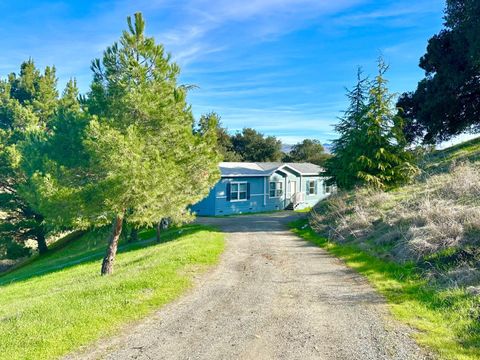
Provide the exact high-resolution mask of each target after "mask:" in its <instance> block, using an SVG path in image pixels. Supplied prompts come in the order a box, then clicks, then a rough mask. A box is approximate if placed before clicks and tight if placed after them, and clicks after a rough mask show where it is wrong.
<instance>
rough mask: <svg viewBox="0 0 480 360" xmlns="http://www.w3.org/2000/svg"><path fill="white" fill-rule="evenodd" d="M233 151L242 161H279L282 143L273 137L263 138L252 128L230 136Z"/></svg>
mask: <svg viewBox="0 0 480 360" xmlns="http://www.w3.org/2000/svg"><path fill="white" fill-rule="evenodd" d="M232 144H233V149H234V151H235V153H236V154H238V155H239V156H240V158H241V160H242V161H280V160H281V159H282V142H281V141H280V140H278V139H277V138H276V137H274V136H266V137H265V136H264V135H263V134H262V133H260V132H258V131H256V130H255V129H252V128H244V129H243V130H242V132H238V133H236V134H235V135H233V136H232Z"/></svg>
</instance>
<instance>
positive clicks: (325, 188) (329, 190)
mask: <svg viewBox="0 0 480 360" xmlns="http://www.w3.org/2000/svg"><path fill="white" fill-rule="evenodd" d="M323 192H324V193H325V194H332V193H334V192H335V185H327V181H323Z"/></svg>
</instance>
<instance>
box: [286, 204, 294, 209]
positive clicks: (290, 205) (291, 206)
mask: <svg viewBox="0 0 480 360" xmlns="http://www.w3.org/2000/svg"><path fill="white" fill-rule="evenodd" d="M285 210H293V203H290V204H288V205H287V207H286V208H285Z"/></svg>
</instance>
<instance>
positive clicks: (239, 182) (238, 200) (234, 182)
mask: <svg viewBox="0 0 480 360" xmlns="http://www.w3.org/2000/svg"><path fill="white" fill-rule="evenodd" d="M233 184H237V185H238V190H237V194H238V197H239V198H238V199H236V200H234V199H232V185H233ZM240 184H246V185H247V186H246V189H245V199H240ZM242 192H243V191H242ZM229 195H230V202H240V201H247V200H248V199H247V197H248V181H232V182H230V194H229Z"/></svg>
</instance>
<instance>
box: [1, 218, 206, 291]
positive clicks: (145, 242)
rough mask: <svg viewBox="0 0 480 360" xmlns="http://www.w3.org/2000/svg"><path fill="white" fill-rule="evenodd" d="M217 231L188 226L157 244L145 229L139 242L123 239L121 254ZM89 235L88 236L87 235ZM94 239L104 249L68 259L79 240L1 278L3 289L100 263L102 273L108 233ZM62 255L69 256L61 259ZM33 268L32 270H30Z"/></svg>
mask: <svg viewBox="0 0 480 360" xmlns="http://www.w3.org/2000/svg"><path fill="white" fill-rule="evenodd" d="M204 230H214V229H213V228H212V227H207V226H201V225H197V224H193V225H186V226H183V227H179V228H171V229H168V230H164V231H163V232H162V234H161V241H160V242H157V241H156V239H155V238H154V237H153V238H152V237H151V236H150V234H152V231H153V234H155V231H154V230H152V229H146V230H143V231H141V232H140V234H139V236H140V239H141V240H139V241H136V242H133V243H128V242H126V241H125V240H124V239H122V241H121V242H120V243H119V246H118V253H119V254H120V253H121V254H125V253H129V252H132V251H136V250H140V249H144V248H146V247H150V246H154V245H159V244H164V243H167V242H171V241H175V240H178V239H180V238H182V237H183V236H187V235H192V234H195V233H197V232H199V231H204ZM86 235H88V234H86ZM95 235H98V236H102V238H103V240H102V241H101V243H102V244H103V246H97V247H95V248H94V249H93V250H89V251H83V252H81V253H78V254H76V255H73V256H69V253H68V252H69V250H70V247H72V246H75V245H76V244H77V242H79V241H83V240H84V239H83V237H80V238H77V239H76V240H75V241H72V242H69V243H68V244H66V245H65V246H62V247H61V248H60V249H58V250H57V251H52V253H50V254H46V255H45V256H42V257H38V258H36V259H34V260H33V261H31V262H29V263H27V264H26V265H25V266H22V267H20V268H17V269H15V270H13V271H11V272H9V273H7V274H4V275H2V276H0V288H1V287H3V286H7V285H10V284H14V283H19V282H23V281H27V280H30V279H32V278H37V277H41V276H44V275H48V274H52V273H55V272H58V271H62V270H65V269H68V268H72V267H75V266H77V265H85V264H90V263H94V262H98V267H99V269H100V260H101V259H102V258H103V257H104V255H105V250H106V248H107V237H108V235H106V232H105V231H99V232H96V233H95ZM62 252H64V253H66V254H65V256H62ZM30 268H33V269H30Z"/></svg>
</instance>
